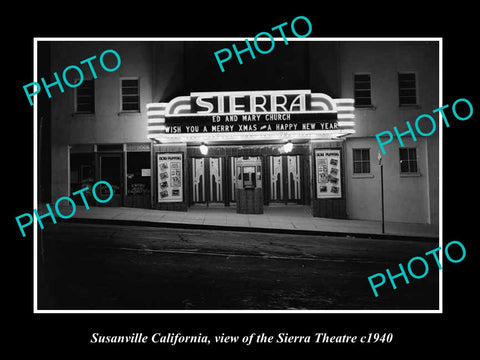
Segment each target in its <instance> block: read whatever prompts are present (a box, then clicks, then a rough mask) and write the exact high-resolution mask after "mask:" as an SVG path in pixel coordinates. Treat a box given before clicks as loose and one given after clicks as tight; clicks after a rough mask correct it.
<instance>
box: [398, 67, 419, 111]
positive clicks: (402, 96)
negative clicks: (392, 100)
mask: <svg viewBox="0 0 480 360" xmlns="http://www.w3.org/2000/svg"><path fill="white" fill-rule="evenodd" d="M398 101H399V102H398V103H399V105H400V106H401V105H417V75H416V74H415V73H414V72H401V73H398Z"/></svg>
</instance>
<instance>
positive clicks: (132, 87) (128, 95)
mask: <svg viewBox="0 0 480 360" xmlns="http://www.w3.org/2000/svg"><path fill="white" fill-rule="evenodd" d="M121 83H122V85H121V86H122V107H121V109H122V111H140V86H139V79H138V78H129V79H121Z"/></svg>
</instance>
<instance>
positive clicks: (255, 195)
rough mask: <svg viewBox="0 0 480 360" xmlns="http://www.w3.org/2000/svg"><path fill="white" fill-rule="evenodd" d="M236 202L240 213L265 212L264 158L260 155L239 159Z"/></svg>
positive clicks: (237, 163) (237, 164)
mask: <svg viewBox="0 0 480 360" xmlns="http://www.w3.org/2000/svg"><path fill="white" fill-rule="evenodd" d="M236 166H237V169H236V170H237V171H236V174H237V179H236V182H237V186H236V194H235V195H236V199H237V201H236V204H237V213H239V214H263V189H262V160H261V158H260V157H244V158H241V159H238V160H237V162H236Z"/></svg>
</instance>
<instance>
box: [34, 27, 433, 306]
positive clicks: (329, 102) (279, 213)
mask: <svg viewBox="0 0 480 360" xmlns="http://www.w3.org/2000/svg"><path fill="white" fill-rule="evenodd" d="M300 20H303V19H299V20H298V23H300V22H301V21H300ZM303 21H304V22H306V21H305V20H303ZM262 40H263V41H260V40H259V39H258V41H257V40H254V42H253V43H252V45H249V46H251V50H248V51H245V52H243V53H240V52H237V56H238V58H239V59H243V60H244V61H248V60H249V59H250V60H252V61H253V60H254V61H255V68H252V69H248V71H247V70H246V69H247V68H246V67H244V66H243V65H242V64H240V63H239V62H238V61H237V60H236V59H234V58H232V59H230V60H228V61H223V62H220V61H212V55H213V54H216V53H217V54H220V55H221V56H223V52H225V53H226V54H227V55H228V53H229V52H232V50H230V49H231V48H232V46H231V43H232V41H230V40H228V39H224V40H215V39H210V38H203V39H195V40H194V39H189V38H185V39H176V40H171V39H164V38H159V39H154V38H153V39H152V38H147V39H135V40H129V39H128V38H125V39H117V38H106V39H101V40H97V39H95V38H90V39H89V38H85V39H62V41H57V40H55V39H48V38H45V39H42V38H39V39H37V41H36V46H37V54H38V63H39V64H41V65H42V67H41V70H42V73H48V74H53V73H55V70H58V69H60V70H61V69H65V70H63V71H62V72H61V73H62V79H61V80H60V81H63V82H65V83H66V84H67V85H68V84H73V85H71V86H70V88H67V86H64V88H65V89H64V90H65V91H64V93H61V92H60V91H58V90H59V89H58V88H59V84H60V83H61V82H60V81H59V82H58V84H54V83H53V82H52V78H49V79H48V83H49V84H53V85H51V87H50V88H49V91H50V93H51V98H46V97H45V96H43V100H44V101H43V102H40V101H41V100H42V96H41V95H42V94H39V95H37V99H39V107H38V118H37V120H38V119H40V121H42V124H41V126H42V127H41V132H40V133H39V137H40V140H41V147H40V149H39V157H38V159H37V160H38V165H39V167H40V168H41V172H40V177H39V189H40V193H39V194H38V195H39V200H40V205H39V209H42V211H43V212H45V211H47V208H46V204H55V208H56V209H57V210H56V211H57V213H58V214H71V213H72V212H73V211H74V210H75V216H72V217H71V218H69V219H68V220H64V221H58V222H56V223H53V222H50V223H45V225H44V226H45V228H44V229H38V239H39V249H40V251H39V253H38V275H39V276H38V283H37V286H38V287H37V289H38V294H37V306H38V311H40V312H41V311H42V310H48V311H51V310H71V311H85V312H88V311H101V310H116V311H122V310H125V311H128V310H143V311H152V312H156V311H178V312H191V311H204V310H205V311H229V312H234V311H252V312H258V311H259V312H262V311H285V312H308V311H313V312H315V311H320V312H328V311H341V310H350V311H352V310H358V311H360V312H362V311H375V310H383V311H388V310H391V311H393V312H395V311H408V310H415V311H425V312H435V311H440V310H441V303H440V286H439V273H438V272H437V273H432V274H429V276H424V277H423V276H422V277H423V278H422V279H421V281H420V280H419V279H418V277H419V276H418V274H423V273H424V269H422V266H424V265H422V263H421V262H418V263H414V264H412V265H411V266H410V265H409V266H408V268H407V265H408V264H409V263H408V260H409V259H411V258H413V257H415V256H419V255H422V254H424V253H425V252H427V251H429V250H432V249H435V248H437V247H438V246H439V212H440V205H439V204H440V198H439V194H440V188H439V181H440V174H439V153H440V143H439V132H435V133H434V134H432V135H431V136H428V137H422V136H419V135H418V134H417V135H416V134H415V133H414V132H413V131H412V132H411V133H406V132H405V133H404V134H403V135H402V137H399V139H400V140H402V143H400V142H399V141H391V142H390V143H388V141H386V140H384V139H383V138H378V139H377V137H376V135H377V134H378V133H382V132H385V131H387V130H392V128H393V126H395V125H397V124H401V123H402V122H404V121H405V119H407V118H408V119H415V118H417V117H418V116H419V115H421V114H423V113H424V112H425V109H437V108H439V106H440V98H439V91H440V90H439V86H440V74H441V68H440V60H441V56H442V53H441V39H437V38H419V39H409V38H406V39H393V40H389V39H381V40H379V39H377V40H375V39H373V40H372V39H368V38H365V39H361V38H360V39H344V40H343V39H338V40H335V41H331V40H329V39H323V38H312V39H308V41H307V39H299V38H295V37H290V38H288V41H289V42H288V45H286V44H285V42H284V41H281V40H275V41H269V38H268V37H266V38H263V39H262ZM300 40H302V41H300ZM267 45H269V46H270V47H272V48H274V50H273V51H275V56H272V57H270V58H267V57H260V56H259V55H261V51H260V54H257V56H256V58H255V59H253V57H252V54H253V53H254V51H257V53H258V50H256V48H258V49H263V48H267ZM225 49H226V50H225ZM247 49H250V48H248V47H247ZM262 51H263V50H262ZM92 54H97V55H96V56H93V57H92ZM220 55H219V57H220V59H223V57H221V56H220ZM272 55H273V52H272ZM234 56H235V55H234ZM84 59H87V61H85V60H84ZM213 59H215V57H213ZM85 62H86V63H87V64H91V66H92V69H94V71H92V69H90V68H89V66H90V65H88V66H86V65H84V66H82V67H80V66H77V65H71V64H78V63H80V64H82V63H85ZM219 64H221V65H222V68H223V69H224V72H225V74H221V69H220V68H219ZM212 74H216V75H220V74H221V76H212ZM44 87H45V86H44ZM327 122H328V123H329V126H328V127H327V126H324V125H322V126H320V124H323V123H327ZM258 125H267V126H266V127H264V128H263V129H262V128H260V126H258ZM307 125H308V126H307ZM397 126H398V128H401V127H400V125H397ZM404 128H406V127H402V129H403V130H402V132H404V131H405V129H404ZM379 141H382V142H383V143H385V145H384V146H385V150H386V152H385V154H383V155H382V154H381V151H380V148H379V145H378V142H379ZM178 155H181V156H178ZM379 155H381V164H379V162H378V160H377V157H378V156H379ZM199 159H203V160H204V161H199ZM145 164H149V168H148V166H147V168H148V170H149V176H143V177H142V179H143V180H144V182H143V184H144V185H145V187H144V191H143V192H137V191H135V192H129V191H128V189H129V188H136V189H138V185H136V181H137V180H138V179H136V178H135V179H134V178H132V177H129V176H128V174H134V173H135V172H138V171H139V169H143V168H144V167H145V166H146V165H145ZM316 167H318V168H316ZM381 167H383V169H382V171H383V177H382V178H381V176H380V170H381ZM85 169H90V171H85ZM256 169H257V170H258V171H256ZM317 173H318V174H319V176H315V174H317ZM92 174H93V175H94V176H93V178H94V179H93V180H94V183H95V182H97V181H106V182H108V183H109V184H110V185H111V188H112V189H113V193H112V195H111V199H110V200H109V201H108V202H107V201H106V199H105V195H108V190H109V188H108V187H107V186H103V187H102V194H103V195H104V198H103V201H102V202H101V203H96V201H95V196H96V195H95V192H94V191H91V192H90V193H88V194H87V193H85V194H84V196H83V197H82V196H78V195H77V196H75V195H74V194H75V193H76V192H78V191H81V189H82V186H84V184H85V183H86V181H87V180H88V179H89V178H90V177H91V175H92ZM157 174H158V175H157ZM196 174H201V175H202V180H203V181H202V182H200V183H199V182H198V179H197V177H196ZM325 179H327V180H326V181H325ZM181 184H184V186H183V187H182V186H181ZM381 189H383V193H382V191H381ZM180 192H181V193H182V196H180ZM62 196H69V197H70V198H71V199H72V200H73V201H72V202H68V201H62V202H61V203H56V202H55V201H56V199H59V198H61V197H62ZM107 198H108V197H107ZM39 213H40V212H39ZM126 249H128V250H126ZM431 260H434V259H433V258H431ZM402 263H403V270H402V268H401V267H400V266H399V265H398V264H402ZM414 265H415V266H414ZM430 265H433V263H431V264H430ZM427 266H428V265H427ZM386 268H388V269H390V270H389V271H390V272H391V274H392V275H388V274H387V273H386V272H385V269H386ZM427 271H428V269H427ZM375 274H377V275H376V276H374V275H375ZM398 274H400V275H398ZM397 275H398V276H397ZM372 276H373V278H371V279H369V277H372Z"/></svg>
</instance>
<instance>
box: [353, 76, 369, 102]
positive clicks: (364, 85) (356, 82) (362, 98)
mask: <svg viewBox="0 0 480 360" xmlns="http://www.w3.org/2000/svg"><path fill="white" fill-rule="evenodd" d="M353 87H354V94H355V95H354V96H355V106H356V107H366V106H372V91H371V90H372V83H371V80H370V74H354V76H353Z"/></svg>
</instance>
